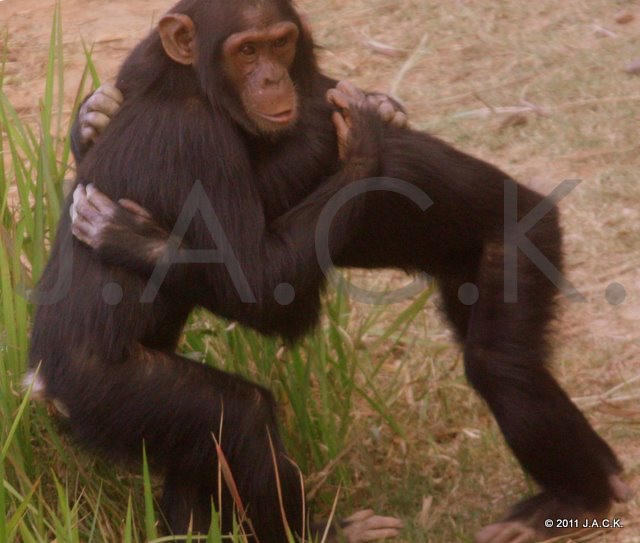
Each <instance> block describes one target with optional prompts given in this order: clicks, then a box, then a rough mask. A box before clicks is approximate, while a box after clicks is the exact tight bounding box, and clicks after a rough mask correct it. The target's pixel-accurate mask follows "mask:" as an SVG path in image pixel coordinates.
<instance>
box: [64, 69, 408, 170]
mask: <svg viewBox="0 0 640 543" xmlns="http://www.w3.org/2000/svg"><path fill="white" fill-rule="evenodd" d="M319 84H320V86H324V87H325V88H326V90H329V89H332V88H336V87H337V88H338V89H342V90H347V91H348V92H350V93H353V92H357V93H360V95H361V96H362V98H363V99H366V101H367V104H368V105H369V106H370V107H373V108H374V109H376V110H377V111H378V114H379V115H380V117H381V118H382V120H383V121H385V122H387V123H390V124H393V125H395V126H400V127H404V126H407V125H408V124H409V120H408V116H407V112H406V111H405V109H404V108H403V107H402V105H401V104H400V103H399V102H397V101H396V100H394V99H393V98H391V97H390V96H387V95H386V94H383V93H380V92H371V93H369V92H367V93H365V92H363V91H361V90H360V89H358V88H357V87H355V86H354V85H352V84H351V83H349V82H347V81H340V82H338V81H335V80H333V79H330V78H328V77H325V76H323V78H322V81H321V82H320V83H319ZM122 102H123V97H122V93H121V92H120V91H119V90H118V89H117V88H116V87H114V86H113V85H108V84H105V85H102V86H101V87H100V88H98V90H96V91H95V92H94V93H93V94H91V95H89V96H88V97H87V98H86V99H85V101H84V102H83V103H82V105H81V106H80V110H79V112H78V116H77V117H76V119H75V122H74V123H73V126H72V128H71V151H72V152H73V156H74V158H75V160H76V163H77V164H79V163H80V162H82V160H83V159H84V157H85V156H86V154H87V153H88V152H89V149H91V147H92V146H93V144H94V143H95V141H96V139H97V138H98V137H99V136H100V134H102V132H104V131H105V130H106V128H107V126H109V124H110V123H111V120H112V119H113V117H114V116H115V115H116V114H117V113H118V110H119V109H120V106H121V105H122Z"/></svg>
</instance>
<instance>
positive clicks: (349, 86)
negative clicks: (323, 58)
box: [336, 81, 367, 103]
mask: <svg viewBox="0 0 640 543" xmlns="http://www.w3.org/2000/svg"><path fill="white" fill-rule="evenodd" d="M336 89H338V90H339V91H340V92H342V93H343V94H346V95H347V96H349V97H350V98H351V99H352V100H353V101H355V102H356V103H361V102H364V101H365V100H366V98H367V96H366V94H365V93H364V91H362V90H360V89H359V88H358V87H356V86H355V85H354V84H353V83H351V82H349V81H339V82H338V84H337V85H336Z"/></svg>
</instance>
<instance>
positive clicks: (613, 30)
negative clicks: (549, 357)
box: [0, 0, 640, 543]
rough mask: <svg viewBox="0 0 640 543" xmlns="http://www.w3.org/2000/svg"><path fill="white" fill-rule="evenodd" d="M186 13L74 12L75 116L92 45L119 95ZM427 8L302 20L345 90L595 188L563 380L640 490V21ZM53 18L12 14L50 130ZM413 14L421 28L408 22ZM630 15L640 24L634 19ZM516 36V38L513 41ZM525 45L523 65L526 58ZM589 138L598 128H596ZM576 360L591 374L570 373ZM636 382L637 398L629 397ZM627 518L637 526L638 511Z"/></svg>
mask: <svg viewBox="0 0 640 543" xmlns="http://www.w3.org/2000/svg"><path fill="white" fill-rule="evenodd" d="M172 4H173V0H127V1H123V0H63V1H62V17H63V29H64V44H65V61H66V66H65V77H66V87H65V89H66V102H65V103H66V105H67V107H68V108H69V111H70V110H71V107H72V103H73V98H74V95H75V89H76V86H77V82H78V81H79V78H80V75H81V73H82V70H83V68H84V64H85V59H84V54H83V50H82V40H84V41H85V42H86V43H87V44H94V55H93V56H94V61H95V64H96V66H97V67H98V69H99V72H100V75H101V77H102V78H103V80H110V79H111V78H112V77H113V76H114V74H115V72H116V70H117V68H118V66H119V64H120V63H121V61H122V60H123V58H124V57H125V55H126V54H127V52H128V51H129V50H130V49H131V47H132V46H133V45H135V44H136V43H137V42H138V41H139V40H140V38H142V37H143V36H144V35H145V34H146V33H147V32H148V31H149V29H150V28H151V27H152V25H153V21H154V20H155V19H157V17H158V16H159V15H160V14H162V13H163V12H164V11H166V9H168V8H169V7H170V6H171V5H172ZM344 4H347V5H344ZM426 4H427V2H423V1H422V0H413V1H411V0H404V1H398V2H383V1H373V2H369V3H366V2H362V1H355V2H353V3H351V2H345V3H339V2H337V1H332V0H323V1H322V2H313V1H311V0H308V1H306V2H302V7H303V8H304V9H305V10H307V11H308V13H309V15H310V18H311V21H312V24H313V27H314V31H315V33H316V36H317V38H318V39H319V41H320V42H321V44H323V45H325V46H326V49H325V50H324V51H323V53H322V57H323V60H324V63H325V64H326V66H327V67H328V69H329V70H330V71H331V72H332V74H333V75H336V76H338V77H343V76H344V77H348V78H349V79H351V80H353V81H354V82H355V83H357V84H359V85H361V86H363V87H366V88H372V87H375V88H376V89H377V90H381V91H387V92H388V91H390V90H393V88H394V85H395V83H399V84H401V86H400V89H401V90H402V97H403V98H404V99H405V103H406V105H407V107H408V110H409V113H410V116H411V118H412V120H413V121H414V123H415V124H416V126H419V127H424V128H426V129H429V130H431V131H436V132H438V133H439V134H440V135H442V136H443V137H445V138H446V139H449V140H450V141H454V142H455V143H456V144H458V145H460V146H461V147H463V148H464V149H465V150H467V151H469V152H472V153H475V154H478V155H480V156H482V157H483V158H485V159H488V160H491V161H492V162H496V163H497V164H499V165H500V166H501V167H504V168H505V169H507V170H508V171H510V172H513V173H514V174H515V175H516V176H517V177H518V178H519V179H521V180H522V181H523V182H525V183H527V184H530V185H532V186H534V187H536V188H538V189H540V190H544V189H547V188H550V187H553V186H555V184H556V183H557V182H558V181H559V180H563V179H575V178H579V179H582V180H583V185H584V186H583V188H581V189H580V191H579V194H578V195H577V196H575V197H572V198H570V199H568V201H567V202H564V203H563V205H562V207H563V211H564V222H565V231H566V241H567V254H568V262H569V265H570V275H569V278H570V280H571V281H572V282H573V283H574V284H575V285H576V286H577V287H578V288H579V290H580V291H581V292H582V293H583V294H585V295H586V297H587V299H588V303H585V304H582V305H580V306H579V307H576V306H575V305H574V304H566V306H567V307H566V309H565V312H564V315H563V318H562V321H561V324H560V327H561V332H560V334H559V336H560V337H559V343H560V344H561V345H563V346H562V347H560V348H559V353H558V355H557V370H558V373H559V374H560V376H561V378H562V380H563V382H564V383H565V384H567V386H568V388H569V389H570V390H571V393H572V395H573V396H574V397H576V398H577V399H578V400H577V401H578V403H580V405H582V406H584V407H585V408H586V409H587V411H588V413H589V416H590V417H592V418H593V420H595V421H596V424H597V426H598V428H599V429H600V430H601V431H602V430H603V429H605V430H604V433H605V434H606V435H607V438H608V439H610V440H612V441H613V442H614V443H615V447H616V449H617V450H618V451H619V453H620V455H621V457H622V459H623V461H624V463H625V464H626V465H627V467H628V468H629V477H630V479H631V481H632V484H633V485H634V486H635V487H636V489H638V488H640V464H639V460H638V458H640V442H639V441H640V438H639V435H640V433H639V428H640V407H639V405H640V386H638V385H639V383H638V381H640V364H639V362H640V234H639V225H640V189H639V183H640V181H639V180H638V177H637V172H638V171H639V167H640V160H639V156H640V152H639V151H640V146H639V145H638V139H637V138H638V136H637V134H638V132H637V127H638V122H639V121H640V109H638V108H639V107H640V77H638V76H633V75H629V74H626V73H624V69H623V68H624V66H625V65H626V63H629V62H631V61H633V60H634V59H635V58H640V39H639V38H638V37H639V36H640V5H638V2H623V1H618V2H614V1H610V2H606V1H604V0H594V1H593V2H590V0H584V1H578V0H567V1H566V2H564V3H562V2H561V3H557V2H552V1H548V0H542V1H540V2H535V3H533V4H534V5H533V6H529V7H527V8H526V9H527V10H530V11H529V13H528V14H526V19H525V15H523V14H522V13H521V11H522V10H525V8H524V7H522V8H517V9H516V4H517V5H519V6H525V4H524V3H522V2H506V3H503V2H489V1H483V0H476V1H475V2H474V1H471V0H468V1H464V0H451V1H450V2H448V1H444V0H442V1H439V2H432V3H431V2H430V3H429V4H434V6H431V5H430V6H429V7H428V8H427V7H424V6H425V5H426ZM508 4H513V5H514V7H513V8H511V7H509V6H508ZM53 5H54V3H53V2H52V1H50V0H0V28H2V26H5V25H6V27H7V28H8V43H7V64H6V69H5V79H6V80H5V89H6V91H7V93H8V96H9V99H10V101H11V102H12V103H13V104H14V106H15V107H16V108H17V109H18V112H19V113H20V114H21V115H22V116H23V117H25V118H29V117H30V116H33V117H34V118H35V116H36V115H37V111H38V109H37V108H38V101H39V100H40V99H41V96H42V93H43V90H44V74H45V67H46V60H47V50H48V47H49V34H50V29H51V21H52V14H53ZM447 6H448V7H447ZM495 6H499V7H495ZM400 8H402V9H400ZM411 10H414V12H415V13H416V14H417V15H416V17H412V16H410V15H407V14H408V13H410V12H411ZM445 10H446V13H445ZM621 10H625V11H626V12H628V13H629V14H630V17H627V19H630V20H624V19H623V17H622V16H621V15H620V12H621ZM427 11H428V12H427ZM467 12H473V14H474V16H475V17H478V16H480V17H485V19H481V24H480V23H476V22H474V21H471V20H467V17H468V15H467ZM432 15H437V16H438V17H440V20H441V21H442V22H443V23H447V24H446V25H443V26H441V27H439V28H438V29H437V30H436V31H435V32H432V33H431V35H426V34H425V35H424V36H423V32H422V31H420V30H418V28H419V25H417V24H416V20H415V19H416V18H417V19H419V20H422V19H421V18H424V19H425V20H426V19H427V18H428V17H431V16H432ZM572 17H573V18H574V19H573V20H572V19H571V18H572ZM567 18H568V20H567ZM488 20H490V21H491V25H489V23H487V22H486V21H488ZM426 24H427V23H425V25H426ZM474 25H476V26H474ZM514 25H516V27H517V28H518V29H522V28H524V27H523V26H518V25H526V31H527V32H529V34H528V35H527V36H531V39H530V40H529V38H527V39H524V38H523V39H522V40H520V39H519V38H517V37H516V33H517V32H520V30H517V31H516V30H514V28H515V27H514ZM563 25H564V26H563ZM457 27H464V30H463V31H462V34H456V32H459V31H458V30H456V28H457ZM509 28H511V29H512V34H501V31H503V30H505V29H509ZM567 28H568V30H566V32H565V34H564V35H563V36H564V38H563V40H564V41H563V43H562V47H565V46H566V49H562V52H561V53H560V45H558V43H557V41H556V36H557V35H558V34H550V33H549V32H551V31H553V32H564V31H565V29H567ZM523 32H524V30H523ZM545 32H547V33H548V34H545ZM551 35H553V36H554V37H553V38H550V39H548V40H547V41H545V40H546V38H545V36H551ZM423 37H424V38H425V43H427V42H428V43H429V44H430V45H429V46H428V47H429V48H430V52H429V54H425V55H423V56H422V57H419V58H418V59H417V60H416V63H412V62H411V55H412V52H414V53H415V52H416V51H417V49H416V47H417V45H418V43H419V42H420V40H421V38H423ZM472 37H477V41H474V40H472ZM516 40H517V41H516ZM616 40H618V41H617V42H616ZM516 43H517V47H519V48H520V49H519V50H516V51H514V47H515V44H516ZM616 43H617V44H618V45H616ZM1 47H2V45H1V44H0V48H1ZM527 47H530V48H531V51H529V50H527ZM615 47H619V49H618V52H616V50H615ZM553 48H555V49H553ZM552 49H553V50H552ZM0 50H1V49H0ZM560 54H561V55H562V57H563V58H568V59H575V65H576V66H580V67H579V68H575V69H574V68H570V69H567V68H564V69H565V70H567V71H566V72H564V73H563V71H562V70H561V69H557V68H556V66H555V65H554V62H555V61H556V60H557V59H558V58H559V57H560ZM545 55H546V56H545ZM405 68H406V69H405ZM403 70H404V71H403ZM545 74H549V75H545ZM563 74H564V75H563ZM575 74H579V76H580V77H584V78H585V79H584V81H585V82H584V86H582V87H581V88H583V89H587V90H585V91H584V92H583V93H582V94H574V95H568V94H567V95H566V96H565V95H564V94H563V92H564V90H563V89H564V88H568V87H567V85H565V86H564V87H560V86H558V87H554V85H556V84H557V85H559V83H558V82H559V81H566V80H569V79H571V78H573V77H576V75H575ZM608 74H613V75H608ZM563 78H564V79H563ZM606 78H613V79H609V82H608V81H607V79H606ZM621 86H624V89H626V90H624V89H623V90H621V89H620V87H621ZM395 88H398V87H397V85H396V87H395ZM572 88H573V87H572ZM425 89H426V90H425ZM487 97H489V98H487ZM590 101H591V102H590ZM592 106H593V107H592ZM501 108H506V109H501ZM508 108H512V109H508ZM607 108H609V109H607ZM559 116H562V117H563V119H564V121H565V122H564V124H563V125H562V127H561V128H560V127H559V125H555V124H553V120H555V119H557V118H558V117H559ZM576 116H578V117H576ZM550 119H551V120H550ZM570 123H574V124H571V125H570ZM582 123H586V125H585V126H587V128H584V129H582V128H580V127H582ZM634 127H635V130H634ZM590 138H593V141H592V142H591V140H590ZM587 140H589V141H590V143H589V144H586V143H585V142H586V141H587ZM549 141H551V142H553V143H552V145H548V144H547V143H546V142H549ZM617 283H619V284H620V285H623V287H624V290H625V292H626V298H625V299H624V302H623V303H620V304H618V305H614V304H612V303H610V302H611V300H612V296H613V297H615V294H616V292H620V291H619V290H616V289H618V288H619V287H616V286H615V284H617ZM612 285H613V286H612ZM607 289H609V290H607ZM607 292H608V293H609V296H608V298H609V300H607V296H606V293H607ZM565 345H566V347H564V346H565ZM570 359H575V360H577V361H578V362H576V363H575V364H572V363H569V362H568V361H569V360H570ZM576 365H579V367H576ZM586 370H588V371H586ZM626 381H633V382H634V383H635V385H630V386H629V387H627V388H616V387H618V385H620V384H621V383H624V382H626ZM621 514H622V517H623V518H625V519H627V520H628V521H635V522H637V521H638V517H640V502H639V501H638V498H636V499H635V500H634V501H633V502H632V503H631V504H630V505H629V506H628V507H627V508H626V509H623V512H622V513H621ZM630 524H632V522H630ZM601 540H602V541H604V540H605V539H601ZM606 541H618V542H626V543H631V542H636V543H638V542H640V526H639V525H638V524H635V527H634V526H630V527H629V528H628V529H626V530H624V531H622V532H621V533H619V534H615V535H613V536H607V538H606Z"/></svg>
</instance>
